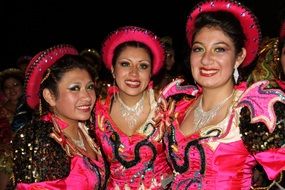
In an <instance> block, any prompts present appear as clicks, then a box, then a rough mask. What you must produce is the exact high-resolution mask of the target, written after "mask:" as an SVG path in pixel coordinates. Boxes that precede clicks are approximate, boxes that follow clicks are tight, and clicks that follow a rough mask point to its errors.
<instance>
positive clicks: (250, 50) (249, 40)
mask: <svg viewBox="0 0 285 190" xmlns="http://www.w3.org/2000/svg"><path fill="white" fill-rule="evenodd" d="M213 11H228V12H230V13H232V14H233V15H234V16H235V17H236V18H237V19H238V20H239V21H240V23H241V26H242V28H243V32H244V34H245V36H246V42H245V48H246V51H247V54H246V57H245V60H244V61H243V63H242V65H241V67H245V66H247V65H249V64H250V63H251V62H252V61H253V60H254V59H255V57H256V55H257V53H258V50H259V47H260V43H261V30H260V26H259V23H258V21H257V18H256V16H255V15H254V14H253V13H252V12H251V11H250V10H249V9H248V8H247V7H245V6H243V5H242V4H241V3H239V2H237V1H230V0H207V1H203V2H201V3H199V4H198V5H197V6H195V7H194V9H193V10H192V11H191V12H190V14H189V16H188V19H187V24H186V34H187V40H188V44H189V45H190V46H191V43H192V35H193V32H194V23H195V20H196V18H197V16H198V15H199V14H200V13H202V12H213Z"/></svg>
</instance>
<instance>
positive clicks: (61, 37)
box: [0, 0, 285, 70]
mask: <svg viewBox="0 0 285 190" xmlns="http://www.w3.org/2000/svg"><path fill="white" fill-rule="evenodd" d="M197 2H199V1H198V0H172V1H169V0H165V1H154V0H140V1H138V0H133V1H124V0H120V1H119V0H117V1H116V0H112V1H109V0H105V1H101V2H100V3H99V0H97V1H95V0H94V1H90V0H88V1H86V0H77V1H72V0H70V1H67V0H57V1H54V0H50V1H43V0H33V1H31V0H22V1H10V2H7V3H8V5H6V6H2V11H1V12H2V13H1V20H2V21H1V30H2V32H1V33H2V40H1V42H2V43H1V45H2V53H1V54H2V56H1V57H2V60H1V68H0V69H1V70H2V69H4V68H7V67H10V66H13V65H15V64H16V61H17V59H18V58H19V56H22V55H31V56H33V55H34V54H35V53H37V52H38V51H41V50H43V49H46V48H48V47H50V46H53V45H55V44H58V43H70V44H72V45H74V46H75V47H77V48H78V49H79V50H83V49H85V48H95V49H97V50H100V47H101V43H102V41H103V39H104V38H105V37H106V35H107V34H108V33H109V32H111V31H113V30H114V29H116V28H117V27H119V26H124V25H137V26H141V27H145V28H148V29H150V30H152V31H153V32H154V33H156V34H157V35H159V36H164V35H170V36H173V38H174V46H175V48H176V50H177V51H178V57H177V59H179V58H181V57H182V56H184V53H185V52H184V51H185V47H186V41H185V23H186V19H187V15H188V13H189V11H190V10H191V9H192V7H193V5H194V4H196V3H197ZM241 2H242V3H243V4H245V5H247V6H248V7H249V8H250V9H251V10H252V11H253V12H254V13H255V14H256V16H257V17H258V19H259V21H260V25H261V28H262V32H263V36H271V37H275V36H277V35H278V34H279V26H280V19H279V13H280V11H281V9H283V8H284V7H285V6H284V4H285V1H284V0H271V1H268V0H266V1H259V0H243V1H241ZM7 3H5V4H7ZM4 12H5V13H4Z"/></svg>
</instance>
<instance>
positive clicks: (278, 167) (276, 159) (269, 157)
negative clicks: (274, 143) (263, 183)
mask: <svg viewBox="0 0 285 190" xmlns="http://www.w3.org/2000/svg"><path fill="white" fill-rule="evenodd" d="M255 158H256V160H257V161H258V162H259V163H260V164H261V165H262V166H263V168H264V170H265V171H266V173H267V176H268V178H269V179H270V180H273V179H275V178H276V177H277V176H278V174H279V173H280V172H281V171H282V170H285V147H284V148H281V149H272V150H268V151H265V152H261V153H258V154H256V155H255Z"/></svg>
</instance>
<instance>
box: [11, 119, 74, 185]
mask: <svg viewBox="0 0 285 190" xmlns="http://www.w3.org/2000/svg"><path fill="white" fill-rule="evenodd" d="M52 126H53V125H52V123H49V122H44V121H41V120H34V121H31V122H29V123H28V124H26V125H25V126H24V127H23V128H21V129H20V130H18V131H17V132H16V134H15V136H14V138H13V140H12V147H13V152H14V174H15V180H16V182H17V181H21V182H26V183H33V182H36V181H46V180H54V179H59V178H63V177H66V176H67V175H68V173H69V167H70V159H69V157H68V156H67V154H66V153H65V151H64V150H63V149H62V147H61V146H60V145H59V144H58V143H57V142H56V141H55V140H54V139H53V138H51V137H50V136H49V135H50V133H51V131H52ZM47 167H48V168H49V172H47V171H46V168H47ZM33 172H34V173H33Z"/></svg>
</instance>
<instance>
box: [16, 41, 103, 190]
mask: <svg viewBox="0 0 285 190" xmlns="http://www.w3.org/2000/svg"><path fill="white" fill-rule="evenodd" d="M94 78H95V76H94V69H93V68H92V66H91V65H90V64H88V63H87V62H86V61H85V59H84V58H83V57H81V56H80V55H78V52H77V50H76V49H75V48H74V47H72V46H70V45H65V44H60V45H57V46H54V47H51V48H49V49H47V50H44V51H41V52H39V53H38V54H37V55H35V57H34V58H33V59H32V60H31V62H30V63H29V65H28V67H27V70H26V80H25V81H26V84H25V95H26V101H27V104H28V105H29V106H30V107H31V108H32V109H35V110H37V109H38V110H39V113H38V114H39V115H35V116H34V119H33V120H32V121H31V122H29V123H27V124H26V125H25V126H24V127H22V128H21V129H20V130H19V131H17V133H16V136H15V138H14V139H13V149H14V165H15V166H14V176H15V182H16V184H15V185H16V189H31V190H32V189H33V190H37V189H41V190H42V189H57V190H71V189H72V190H73V189H82V190H86V189H105V187H104V183H105V181H106V179H105V176H106V174H105V172H106V170H105V168H106V167H105V162H104V159H103V157H102V154H101V152H100V149H99V147H98V146H97V145H96V144H95V141H94V138H93V137H94V135H92V136H91V135H89V134H94V133H92V132H91V131H93V130H92V129H91V128H90V126H93V125H92V117H91V113H92V110H93V107H94V104H95V99H96V94H95V88H94V86H95V85H94V82H95V81H93V79H94Z"/></svg>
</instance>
